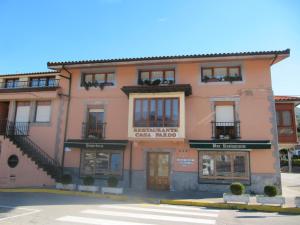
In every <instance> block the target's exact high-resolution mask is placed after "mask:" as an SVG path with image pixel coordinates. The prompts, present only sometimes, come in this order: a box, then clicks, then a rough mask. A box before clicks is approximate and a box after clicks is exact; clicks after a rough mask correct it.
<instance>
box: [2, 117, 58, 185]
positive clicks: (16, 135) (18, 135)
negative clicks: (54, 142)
mask: <svg viewBox="0 0 300 225" xmlns="http://www.w3.org/2000/svg"><path fill="white" fill-rule="evenodd" d="M0 124H1V134H4V135H5V137H7V138H9V139H10V140H11V141H12V142H13V143H14V144H15V145H16V146H17V147H19V149H20V150H21V151H22V152H23V153H24V154H26V155H27V156H28V157H29V158H31V159H32V160H33V161H34V162H35V163H36V164H37V165H38V167H39V168H42V169H43V170H44V171H45V172H47V174H49V175H50V176H51V177H52V178H54V179H58V178H59V177H60V172H61V169H60V164H59V162H58V161H57V160H55V159H53V158H52V157H51V156H50V155H49V154H48V153H46V152H45V151H44V150H43V149H42V148H41V147H40V146H39V145H37V144H36V143H35V142H34V141H32V140H31V139H30V138H29V136H28V132H29V123H20V122H11V121H7V122H6V126H4V124H5V122H4V121H1V123H0Z"/></svg>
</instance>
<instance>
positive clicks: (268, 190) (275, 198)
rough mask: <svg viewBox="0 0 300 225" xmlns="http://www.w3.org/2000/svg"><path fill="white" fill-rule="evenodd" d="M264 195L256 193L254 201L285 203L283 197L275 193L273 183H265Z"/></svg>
mask: <svg viewBox="0 0 300 225" xmlns="http://www.w3.org/2000/svg"><path fill="white" fill-rule="evenodd" d="M264 193H265V195H257V196H256V202H257V203H261V204H263V205H264V204H279V205H281V206H282V205H283V204H285V198H284V197H282V196H279V195H277V189H276V187H275V186H273V185H266V186H265V187H264Z"/></svg>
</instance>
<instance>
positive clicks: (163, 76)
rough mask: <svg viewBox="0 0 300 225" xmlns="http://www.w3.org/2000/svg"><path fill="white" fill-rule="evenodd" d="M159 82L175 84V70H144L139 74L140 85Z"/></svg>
mask: <svg viewBox="0 0 300 225" xmlns="http://www.w3.org/2000/svg"><path fill="white" fill-rule="evenodd" d="M156 80H159V81H160V83H162V84H173V83H175V70H170V69H169V70H147V71H145V70H143V71H140V72H139V82H138V83H139V84H145V83H151V82H154V81H156Z"/></svg>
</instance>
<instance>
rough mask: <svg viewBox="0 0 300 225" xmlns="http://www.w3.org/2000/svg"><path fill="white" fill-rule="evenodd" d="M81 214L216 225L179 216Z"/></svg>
mask: <svg viewBox="0 0 300 225" xmlns="http://www.w3.org/2000/svg"><path fill="white" fill-rule="evenodd" d="M81 213H86V214H95V215H104V216H116V217H118V216H119V217H130V218H138V219H150V220H160V221H161V220H164V221H173V222H185V223H200V224H215V223H216V221H215V220H209V219H198V218H197V219H196V218H190V217H179V216H162V215H156V214H142V213H141V214H137V213H125V212H118V211H114V212H112V211H104V210H93V209H88V210H84V211H81Z"/></svg>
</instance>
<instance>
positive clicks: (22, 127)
mask: <svg viewBox="0 0 300 225" xmlns="http://www.w3.org/2000/svg"><path fill="white" fill-rule="evenodd" d="M29 113H30V105H29V102H18V103H17V110H16V118H15V134H17V135H27V134H28V128H29V115H30V114H29Z"/></svg>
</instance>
